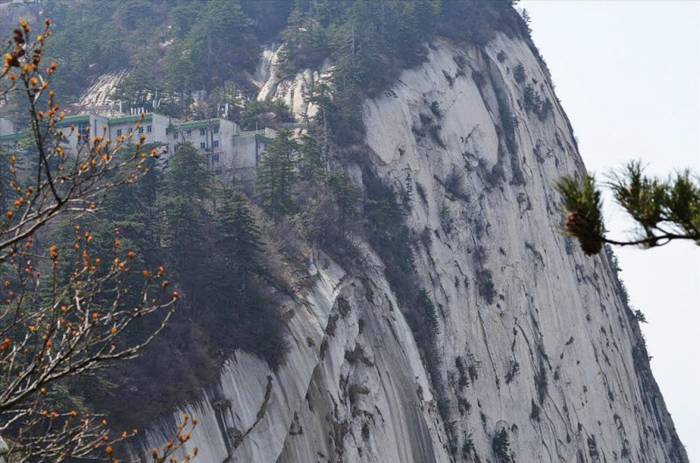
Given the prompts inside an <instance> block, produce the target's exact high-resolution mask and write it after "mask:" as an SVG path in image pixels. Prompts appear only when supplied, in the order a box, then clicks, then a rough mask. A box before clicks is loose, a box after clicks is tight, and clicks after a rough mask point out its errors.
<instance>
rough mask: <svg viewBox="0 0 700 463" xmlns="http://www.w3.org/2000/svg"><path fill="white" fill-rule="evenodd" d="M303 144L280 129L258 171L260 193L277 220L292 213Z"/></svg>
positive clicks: (263, 204)
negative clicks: (293, 191)
mask: <svg viewBox="0 0 700 463" xmlns="http://www.w3.org/2000/svg"><path fill="white" fill-rule="evenodd" d="M298 156H299V145H298V143H297V142H296V141H294V140H293V139H292V134H291V132H290V131H288V130H280V131H279V132H278V134H277V137H276V138H275V140H274V141H273V142H272V143H271V144H270V146H269V147H268V148H267V149H266V150H265V153H264V154H263V157H262V159H261V161H260V164H259V166H258V170H257V178H256V186H255V189H256V194H257V197H258V200H259V201H260V204H261V205H262V207H263V208H264V209H265V210H266V211H267V212H268V213H270V214H271V215H272V216H273V217H280V216H283V215H286V214H288V213H290V212H292V209H293V202H292V186H293V185H294V182H295V181H296V176H297V169H296V167H297V161H298Z"/></svg>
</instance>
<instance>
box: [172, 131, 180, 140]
mask: <svg viewBox="0 0 700 463" xmlns="http://www.w3.org/2000/svg"><path fill="white" fill-rule="evenodd" d="M178 136H179V135H178V133H177V132H173V138H174V139H175V140H177V137H178Z"/></svg>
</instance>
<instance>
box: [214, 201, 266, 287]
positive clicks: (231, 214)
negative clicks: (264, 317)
mask: <svg viewBox="0 0 700 463" xmlns="http://www.w3.org/2000/svg"><path fill="white" fill-rule="evenodd" d="M217 215H218V223H219V234H218V238H219V240H218V245H217V250H218V251H219V252H220V254H221V256H222V257H223V272H224V274H225V275H226V279H227V280H228V281H229V282H232V283H233V284H234V285H235V287H236V291H237V292H238V294H239V295H241V296H242V295H244V293H245V291H246V289H247V288H248V287H249V284H248V283H249V281H250V279H251V278H254V277H256V276H260V275H264V274H265V270H264V268H263V266H262V265H261V264H260V253H261V252H262V242H261V241H260V230H259V229H258V226H257V225H256V223H255V217H254V216H253V214H252V213H251V211H250V209H249V207H248V205H247V203H246V200H245V198H244V197H243V196H242V195H241V194H240V193H236V192H234V191H231V190H224V191H223V192H222V194H221V201H220V204H219V207H218V209H217Z"/></svg>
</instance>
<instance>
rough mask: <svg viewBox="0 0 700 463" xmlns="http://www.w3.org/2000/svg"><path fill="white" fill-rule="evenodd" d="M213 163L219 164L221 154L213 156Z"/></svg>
mask: <svg viewBox="0 0 700 463" xmlns="http://www.w3.org/2000/svg"><path fill="white" fill-rule="evenodd" d="M211 162H212V163H213V164H216V163H217V162H219V154H218V153H217V154H212V155H211Z"/></svg>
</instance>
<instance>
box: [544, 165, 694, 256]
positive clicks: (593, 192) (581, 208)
mask: <svg viewBox="0 0 700 463" xmlns="http://www.w3.org/2000/svg"><path fill="white" fill-rule="evenodd" d="M608 186H609V187H610V189H611V190H612V193H613V196H614V198H615V201H616V202H617V203H618V204H619V205H620V206H621V207H622V208H623V209H624V210H625V211H626V212H627V213H628V214H629V215H630V217H631V218H632V219H633V220H634V222H635V223H636V225H637V226H638V232H637V234H636V235H635V236H633V237H632V238H630V239H628V240H614V239H610V238H609V237H608V236H607V235H606V230H605V226H604V224H603V214H602V205H603V204H602V200H601V193H600V191H599V190H598V188H597V187H596V184H595V179H594V178H593V177H592V176H585V177H584V178H583V180H582V181H577V180H576V179H573V178H570V177H564V178H562V179H561V180H559V182H558V183H557V185H556V188H557V190H558V191H559V193H560V194H561V195H562V199H563V203H564V209H565V211H566V213H567V216H566V222H565V225H564V226H565V229H566V232H567V233H568V234H569V235H571V236H573V237H575V238H576V239H578V241H579V244H580V245H581V249H582V250H583V252H584V253H585V254H586V255H593V254H597V253H598V252H600V250H601V249H602V248H603V244H606V243H607V244H613V245H617V246H641V247H645V248H652V247H657V246H663V245H665V244H667V243H669V242H671V241H675V240H690V241H692V242H695V244H697V245H700V179H699V178H698V176H697V175H693V174H691V173H690V171H688V170H685V171H682V172H679V173H677V174H676V175H675V176H674V177H673V178H670V179H668V180H662V179H658V178H655V177H649V176H647V175H645V174H644V169H643V168H642V165H641V163H640V162H639V161H634V162H630V163H629V164H628V165H627V167H626V169H625V170H624V171H622V172H617V173H613V174H611V175H610V181H609V183H608Z"/></svg>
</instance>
